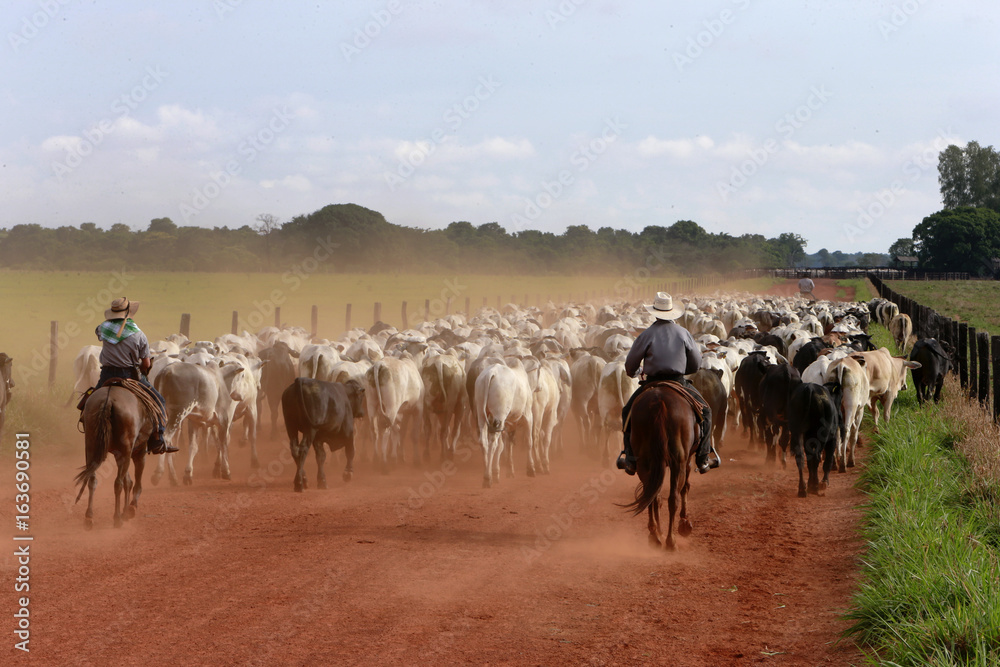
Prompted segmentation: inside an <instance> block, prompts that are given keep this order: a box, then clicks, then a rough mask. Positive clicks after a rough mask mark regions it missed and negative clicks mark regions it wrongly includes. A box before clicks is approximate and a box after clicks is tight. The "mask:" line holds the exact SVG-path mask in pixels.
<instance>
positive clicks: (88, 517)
mask: <svg viewBox="0 0 1000 667" xmlns="http://www.w3.org/2000/svg"><path fill="white" fill-rule="evenodd" d="M87 489H88V491H89V495H88V496H87V513H86V514H85V515H84V525H85V526H86V527H87V530H90V529H92V528H93V527H94V491H96V490H97V475H94V476H92V477H91V478H90V479H89V480H88V481H87Z"/></svg>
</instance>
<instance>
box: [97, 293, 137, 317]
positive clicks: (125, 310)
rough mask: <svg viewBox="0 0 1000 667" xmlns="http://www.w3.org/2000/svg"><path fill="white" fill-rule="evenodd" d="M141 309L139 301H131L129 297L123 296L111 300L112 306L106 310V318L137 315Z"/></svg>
mask: <svg viewBox="0 0 1000 667" xmlns="http://www.w3.org/2000/svg"><path fill="white" fill-rule="evenodd" d="M137 310H139V302H138V301H129V300H128V298H127V297H124V296H123V297H121V298H118V299H115V300H114V301H112V302H111V308H109V309H107V310H105V311H104V319H106V320H121V319H125V318H127V317H132V316H133V315H135V313H136V311H137Z"/></svg>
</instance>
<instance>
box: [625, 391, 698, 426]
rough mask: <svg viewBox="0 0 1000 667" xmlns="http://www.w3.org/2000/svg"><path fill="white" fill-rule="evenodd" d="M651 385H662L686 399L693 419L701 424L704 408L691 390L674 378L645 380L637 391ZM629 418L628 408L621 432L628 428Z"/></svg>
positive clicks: (630, 417)
mask: <svg viewBox="0 0 1000 667" xmlns="http://www.w3.org/2000/svg"><path fill="white" fill-rule="evenodd" d="M653 387H664V388H666V389H670V390H671V391H673V392H674V393H676V394H679V395H680V396H682V397H683V398H684V400H685V401H687V403H688V405H690V406H691V409H692V410H694V415H695V419H696V420H697V421H698V423H699V424H701V423H702V422H703V421H704V420H705V418H704V415H703V412H704V408H703V407H702V405H701V403H699V402H698V400H697V399H696V398H695V397H694V396H692V395H691V392H690V391H688V389H687V387H685V386H684V385H682V384H681V383H680V382H676V381H674V380H654V381H653V382H647V383H646V384H644V385H641V386H640V387H639V393H642V392H644V391H646V390H647V389H651V388H653ZM636 398H637V399H638V398H639V397H638V396H636ZM632 406H633V407H634V406H635V401H632ZM631 419H632V410H631V408H630V409H629V412H628V414H627V415H625V420H624V421H623V422H622V431H623V432H624V431H627V430H628V425H629V421H630V420H631Z"/></svg>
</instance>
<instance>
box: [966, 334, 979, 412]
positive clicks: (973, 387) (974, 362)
mask: <svg viewBox="0 0 1000 667" xmlns="http://www.w3.org/2000/svg"><path fill="white" fill-rule="evenodd" d="M965 353H966V355H968V356H967V358H968V360H969V398H976V396H977V395H978V394H979V355H977V354H976V327H969V340H968V345H967V348H966V350H965Z"/></svg>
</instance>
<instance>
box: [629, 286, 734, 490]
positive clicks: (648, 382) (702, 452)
mask: <svg viewBox="0 0 1000 667" xmlns="http://www.w3.org/2000/svg"><path fill="white" fill-rule="evenodd" d="M646 310H648V311H649V312H650V313H651V314H652V315H653V317H655V318H656V321H654V322H653V323H652V324H651V325H650V326H649V328H648V329H646V330H645V331H643V332H642V333H641V334H639V336H638V337H637V338H636V339H635V342H634V343H632V349H631V350H630V351H629V353H628V356H627V357H626V359H625V372H626V373H628V375H629V377H635V374H636V372H637V371H638V370H639V364H640V363H641V364H642V373H643V375H644V379H642V380H640V381H639V388H638V389H636V390H635V393H633V394H632V396H631V398H629V400H628V403H626V404H625V407H624V408H623V409H622V424H623V428H622V431H623V436H624V444H625V448H624V450H623V451H622V453H621V455H619V457H618V461H617V465H618V468H619V469H621V470H624V471H625V472H627V473H628V474H629V475H634V474H635V470H636V458H635V455H634V454H633V452H632V445H631V440H630V434H631V423H630V419H629V413H630V412H631V410H632V404H633V403H634V402H635V399H636V398H637V397H638V396H639V395H640V394H641V393H642V392H643V391H644V390H646V389H647V388H649V387H651V386H655V384H656V383H661V382H674V383H677V384H679V385H680V386H681V387H683V388H684V390H685V391H686V393H687V394H688V396H690V398H691V399H693V401H694V402H695V403H696V404H697V405H699V406H700V407H701V410H700V413H701V415H700V419H701V422H700V423H701V434H700V438H701V439H700V441H699V445H698V451H697V453H696V454H695V466H696V467H697V468H698V472H699V473H706V472H708V471H709V470H710V469H712V468H718V467H719V462H720V458H719V455H718V454H716V455H715V457H714V458H712V459H711V460H710V459H709V455H710V453H711V452H713V451H714V450H713V449H712V411H711V409H710V408H709V407H708V403H707V402H706V401H705V399H704V398H703V397H702V395H701V394H700V393H698V390H697V389H695V387H694V385H692V384H691V383H690V382H689V381H688V380H687V379H686V378H685V377H684V376H685V375H686V374H688V373H694V372H696V371H697V370H698V367H699V365H700V363H701V353H700V350H699V349H698V344H697V343H696V342H695V340H694V338H693V337H692V336H691V333H690V332H689V331H688V330H687V329H685V328H684V327H682V326H680V325H679V324H677V323H675V322H674V320H676V319H677V318H679V317H680V316H681V315H682V314H683V312H684V309H683V308H677V307H675V306H674V303H673V298H672V297H671V296H670V295H669V294H667V293H666V292H657V293H656V299H654V301H653V305H651V306H648V305H647V306H646ZM695 412H699V411H698V410H695Z"/></svg>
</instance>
